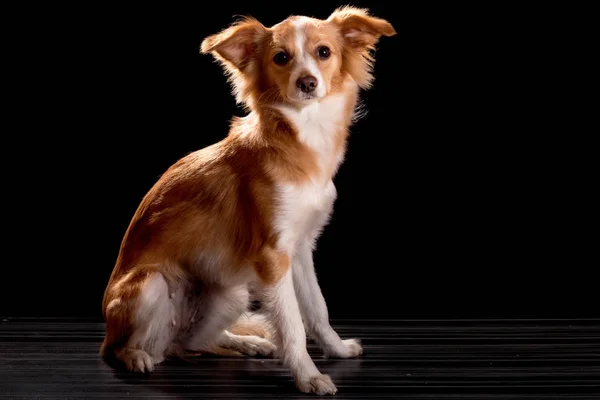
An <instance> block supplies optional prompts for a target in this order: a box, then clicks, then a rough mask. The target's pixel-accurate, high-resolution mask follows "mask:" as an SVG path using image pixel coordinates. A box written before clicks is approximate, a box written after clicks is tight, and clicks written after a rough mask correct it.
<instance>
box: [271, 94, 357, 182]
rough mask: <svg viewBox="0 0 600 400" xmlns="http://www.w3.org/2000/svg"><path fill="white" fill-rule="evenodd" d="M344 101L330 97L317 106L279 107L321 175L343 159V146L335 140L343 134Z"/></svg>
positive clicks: (337, 97) (341, 98) (336, 97)
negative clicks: (313, 153)
mask: <svg viewBox="0 0 600 400" xmlns="http://www.w3.org/2000/svg"><path fill="white" fill-rule="evenodd" d="M345 109H346V99H345V98H344V96H342V95H332V96H330V97H328V98H326V99H324V100H322V101H320V102H318V103H313V104H310V105H308V106H306V107H304V108H302V109H300V110H297V109H293V108H289V107H280V108H279V110H280V111H281V112H282V113H283V114H284V116H285V117H286V118H287V119H288V121H290V122H291V124H292V125H293V126H294V128H295V129H296V131H297V132H298V139H299V140H300V142H302V143H303V144H305V145H306V146H307V147H309V148H310V149H311V150H313V151H314V152H315V154H316V155H317V161H318V164H319V168H320V170H321V171H323V172H328V171H332V170H335V168H336V167H337V165H338V164H339V163H340V162H341V159H342V157H343V151H344V149H345V147H344V146H340V143H339V138H340V136H342V135H343V131H344V129H347V127H345V126H344V124H343V121H344V119H345V112H346V110H345Z"/></svg>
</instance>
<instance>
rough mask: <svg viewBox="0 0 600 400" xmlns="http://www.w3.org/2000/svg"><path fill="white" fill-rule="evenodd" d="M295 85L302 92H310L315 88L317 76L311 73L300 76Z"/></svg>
mask: <svg viewBox="0 0 600 400" xmlns="http://www.w3.org/2000/svg"><path fill="white" fill-rule="evenodd" d="M296 86H297V87H299V88H300V90H302V91H303V92H304V93H312V92H314V91H315V89H316V88H317V78H315V77H314V76H312V75H307V76H303V77H302V78H298V80H297V81H296Z"/></svg>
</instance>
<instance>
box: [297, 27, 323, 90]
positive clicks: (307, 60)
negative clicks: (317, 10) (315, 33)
mask: <svg viewBox="0 0 600 400" xmlns="http://www.w3.org/2000/svg"><path fill="white" fill-rule="evenodd" d="M309 21H310V18H307V17H300V18H298V19H297V20H295V21H294V28H295V32H294V33H295V43H294V44H295V47H296V49H295V55H294V60H295V64H294V69H293V70H292V74H291V76H290V79H291V82H290V85H289V87H290V92H291V93H290V97H292V98H303V97H304V96H303V95H304V93H302V91H301V90H300V89H299V88H298V87H297V86H296V80H298V78H301V77H303V76H306V75H312V76H314V77H315V78H316V79H317V89H316V90H315V94H316V95H317V97H323V96H325V94H326V88H325V82H323V75H322V74H321V71H320V70H319V66H318V65H317V60H316V59H315V54H313V53H314V52H313V49H307V47H306V43H307V38H306V32H305V30H304V26H305V25H306V24H307V23H308V22H309Z"/></svg>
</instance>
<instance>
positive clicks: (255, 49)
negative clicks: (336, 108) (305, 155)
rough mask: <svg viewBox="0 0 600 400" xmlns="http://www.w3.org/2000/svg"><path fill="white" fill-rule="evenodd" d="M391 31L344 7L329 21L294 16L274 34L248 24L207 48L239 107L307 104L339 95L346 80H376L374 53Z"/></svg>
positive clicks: (363, 85)
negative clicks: (229, 85)
mask: <svg viewBox="0 0 600 400" xmlns="http://www.w3.org/2000/svg"><path fill="white" fill-rule="evenodd" d="M395 34H396V31H395V30H394V28H393V27H392V25H391V24H390V23H389V22H387V21H385V20H383V19H380V18H375V17H373V16H370V15H369V14H368V12H367V10H364V9H358V8H354V7H343V8H339V9H337V10H335V11H334V12H333V13H332V14H331V15H330V16H329V18H327V19H326V20H320V19H315V18H309V17H302V16H292V17H289V18H288V19H286V20H284V21H282V22H280V23H278V24H277V25H274V26H272V27H270V28H267V27H265V26H264V25H262V24H261V23H260V22H259V21H257V20H256V19H253V18H245V19H243V20H241V21H239V22H237V23H235V24H234V25H232V26H230V27H229V28H227V29H225V30H224V31H222V32H220V33H218V34H215V35H212V36H209V37H207V38H206V39H204V41H203V42H202V45H201V52H202V53H205V54H206V53H210V54H212V55H213V56H214V57H215V58H216V59H217V60H218V61H219V62H221V64H222V65H223V66H224V68H225V71H226V72H227V73H228V74H229V76H230V78H231V82H232V84H233V89H234V93H235V95H236V98H237V100H238V102H240V103H247V104H249V105H252V104H256V103H261V104H265V103H282V102H283V103H291V104H302V103H306V102H311V101H314V100H318V99H321V98H323V97H325V96H327V95H328V94H330V93H333V92H335V91H336V90H339V89H340V87H341V85H342V83H343V81H344V78H345V77H346V76H348V75H349V76H350V77H352V79H354V81H356V83H357V84H358V85H359V86H360V87H361V88H368V87H369V86H370V85H371V81H372V79H373V76H372V67H373V61H374V59H373V55H372V52H371V51H372V50H373V49H374V47H375V44H376V43H377V42H378V41H379V38H380V37H381V36H393V35H395Z"/></svg>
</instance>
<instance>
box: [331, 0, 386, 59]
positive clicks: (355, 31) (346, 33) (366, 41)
mask: <svg viewBox="0 0 600 400" xmlns="http://www.w3.org/2000/svg"><path fill="white" fill-rule="evenodd" d="M327 20H328V21H330V22H333V23H334V24H336V25H337V26H338V27H339V29H340V31H341V33H342V36H343V37H344V41H345V42H346V43H347V44H348V45H349V46H350V47H352V48H354V49H356V50H358V51H361V50H366V49H370V48H372V47H373V46H374V45H375V44H377V42H378V41H379V38H380V37H381V36H394V35H395V34H396V30H395V29H394V27H393V26H392V24H390V23H389V22H388V21H386V20H384V19H381V18H376V17H373V16H371V15H369V12H368V10H366V9H362V8H355V7H351V6H346V7H341V8H338V9H337V10H335V11H334V12H333V13H332V14H331V15H330V16H329V18H328V19H327Z"/></svg>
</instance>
